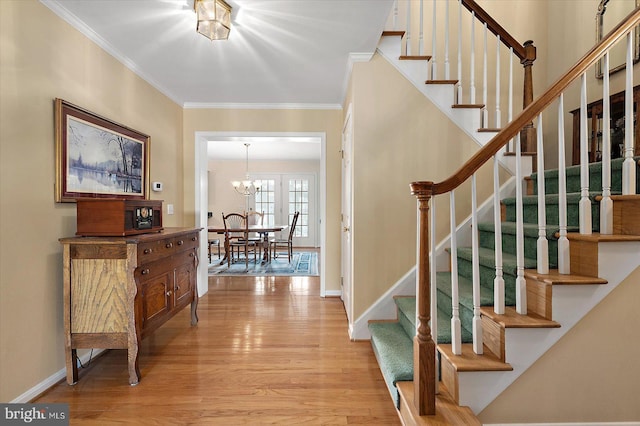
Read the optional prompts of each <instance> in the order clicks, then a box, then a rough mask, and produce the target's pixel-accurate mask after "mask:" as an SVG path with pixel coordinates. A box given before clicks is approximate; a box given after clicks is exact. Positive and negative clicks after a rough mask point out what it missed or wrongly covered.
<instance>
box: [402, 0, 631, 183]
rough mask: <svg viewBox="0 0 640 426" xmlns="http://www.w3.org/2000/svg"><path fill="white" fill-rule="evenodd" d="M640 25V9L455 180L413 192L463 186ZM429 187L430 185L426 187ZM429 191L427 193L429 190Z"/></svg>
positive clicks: (534, 104)
mask: <svg viewBox="0 0 640 426" xmlns="http://www.w3.org/2000/svg"><path fill="white" fill-rule="evenodd" d="M638 24H640V7H637V8H636V9H635V10H634V11H633V12H631V13H630V14H629V15H627V17H626V18H625V19H624V20H623V21H622V22H620V23H619V24H618V25H617V26H616V27H615V28H614V29H613V30H611V32H609V34H607V35H606V36H605V37H604V38H603V39H602V40H601V41H600V42H599V43H598V44H596V45H595V46H594V47H592V48H591V50H589V51H588V52H587V53H586V54H585V55H584V56H583V57H582V58H581V59H580V60H579V61H578V62H577V63H576V64H575V65H574V66H573V67H571V68H570V69H569V71H567V73H566V74H564V75H563V76H562V77H560V78H559V79H558V80H556V82H555V83H553V84H552V85H551V86H550V87H549V89H547V91H546V92H544V93H543V94H542V95H541V96H540V97H538V99H536V100H535V101H533V102H532V103H531V104H530V105H529V106H528V107H526V108H525V109H524V110H523V111H522V112H521V113H520V114H519V115H518V116H517V117H516V118H515V119H514V120H513V121H512V122H511V123H509V124H508V125H507V126H506V127H505V128H503V129H502V131H500V132H499V133H498V134H497V135H495V136H494V137H493V139H491V140H490V141H489V143H487V144H486V145H485V146H484V147H482V148H481V149H480V150H479V151H478V152H476V154H475V155H474V156H473V157H471V158H470V159H469V160H467V162H466V163H465V164H464V165H462V167H460V168H459V169H458V170H457V171H456V172H455V173H454V174H453V175H452V176H450V177H449V178H447V179H445V180H443V181H442V182H438V183H432V182H414V183H412V184H411V188H412V192H413V191H414V187H415V191H418V192H420V193H422V192H423V191H425V190H428V191H429V192H430V193H431V195H438V194H445V193H447V192H450V191H452V190H454V189H455V188H457V187H458V186H460V185H461V184H462V183H463V182H465V181H466V180H467V179H469V178H470V177H471V176H472V175H473V174H474V173H475V172H476V171H477V170H478V169H479V168H480V167H481V166H482V165H483V164H484V163H486V162H487V161H489V160H490V159H491V157H493V156H494V155H495V154H496V153H497V152H498V151H499V150H500V148H502V147H503V146H504V145H506V144H507V143H508V142H509V141H510V140H511V139H513V138H514V137H515V136H516V135H517V134H518V132H520V130H521V129H522V128H523V127H525V125H527V124H528V123H531V122H532V121H533V119H534V118H536V117H537V116H538V115H539V114H540V113H541V112H542V111H543V110H544V109H545V108H546V107H547V106H549V105H550V104H551V103H552V102H553V101H555V100H556V98H558V96H560V94H561V93H562V92H563V91H564V90H565V89H566V88H567V87H568V86H569V84H571V83H572V82H573V81H575V80H576V79H577V78H579V77H580V76H581V75H582V74H583V73H584V72H585V71H586V70H587V69H588V68H589V67H590V66H591V65H593V64H594V63H595V62H596V61H597V60H598V59H599V58H600V57H601V56H602V55H603V54H604V53H605V52H606V51H607V50H609V49H610V48H611V47H612V46H613V45H614V44H615V43H616V42H617V41H618V40H619V39H620V38H621V37H623V36H625V35H626V34H627V33H628V32H629V31H631V29H633V27H635V26H636V25H638ZM426 184H428V185H426ZM427 187H428V189H427ZM414 195H418V194H417V193H416V194H414Z"/></svg>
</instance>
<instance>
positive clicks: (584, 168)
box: [578, 73, 591, 235]
mask: <svg viewBox="0 0 640 426" xmlns="http://www.w3.org/2000/svg"><path fill="white" fill-rule="evenodd" d="M587 125H588V123H587V75H586V74H585V73H583V74H582V76H581V88H580V203H579V204H578V208H579V215H580V233H581V234H586V235H590V234H591V200H590V199H589V141H588V139H587Z"/></svg>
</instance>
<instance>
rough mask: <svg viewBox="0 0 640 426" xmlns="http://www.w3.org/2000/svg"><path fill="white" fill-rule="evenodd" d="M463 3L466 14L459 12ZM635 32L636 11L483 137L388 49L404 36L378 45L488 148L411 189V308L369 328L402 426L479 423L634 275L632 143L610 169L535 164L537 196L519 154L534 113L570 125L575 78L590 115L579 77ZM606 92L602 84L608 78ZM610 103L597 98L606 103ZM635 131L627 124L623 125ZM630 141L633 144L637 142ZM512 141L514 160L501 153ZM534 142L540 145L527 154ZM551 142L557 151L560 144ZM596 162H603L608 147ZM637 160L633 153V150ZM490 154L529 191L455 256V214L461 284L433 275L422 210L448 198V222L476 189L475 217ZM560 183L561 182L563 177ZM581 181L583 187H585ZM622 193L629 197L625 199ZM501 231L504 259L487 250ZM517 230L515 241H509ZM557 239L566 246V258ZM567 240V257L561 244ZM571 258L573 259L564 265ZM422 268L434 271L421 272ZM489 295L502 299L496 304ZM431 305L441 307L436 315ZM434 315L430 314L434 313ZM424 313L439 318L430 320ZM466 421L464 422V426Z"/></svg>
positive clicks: (639, 219) (407, 304) (639, 252)
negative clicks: (554, 106) (463, 195)
mask: <svg viewBox="0 0 640 426" xmlns="http://www.w3.org/2000/svg"><path fill="white" fill-rule="evenodd" d="M462 2H465V3H467V0H462ZM469 3H474V2H472V1H471V2H469ZM434 7H435V6H434ZM639 21H640V10H639V9H636V11H634V12H633V13H632V14H630V15H629V16H628V17H627V18H626V20H624V21H623V22H621V24H620V25H619V26H618V27H616V28H615V29H614V30H612V32H611V33H610V34H609V35H608V36H606V37H605V39H604V40H603V41H602V42H601V43H599V44H598V45H596V46H594V48H593V49H592V50H591V51H590V52H588V53H587V54H586V55H585V56H584V57H583V58H582V59H581V60H580V61H579V62H578V64H576V65H575V66H574V67H572V68H571V69H570V70H569V71H568V72H567V74H566V75H565V76H564V77H562V78H560V79H559V81H557V82H556V83H554V84H553V85H552V86H551V87H550V88H549V89H548V90H547V92H546V93H545V94H543V95H542V96H540V97H539V98H538V99H537V100H536V101H534V102H532V103H531V104H530V105H529V107H528V108H526V109H525V110H524V111H523V112H522V113H521V114H519V115H518V116H517V117H515V118H514V119H513V120H510V122H509V123H508V124H507V125H506V126H505V127H504V128H502V129H498V128H490V126H488V125H487V119H486V112H483V113H482V114H477V113H475V112H474V110H482V109H485V105H475V104H466V105H462V104H461V103H460V102H458V103H457V104H456V100H457V101H459V100H460V97H459V96H458V97H456V96H457V95H456V91H455V85H456V84H457V82H456V81H449V80H447V81H439V80H435V79H432V80H428V81H427V82H426V84H425V82H424V79H422V77H420V76H421V74H420V73H421V72H423V71H421V70H420V67H421V66H423V65H420V63H421V61H429V60H431V58H430V57H425V56H423V55H419V56H409V55H404V56H403V55H401V54H400V55H397V53H399V52H400V50H401V49H398V48H397V47H394V44H393V43H391V42H389V41H385V40H388V39H390V38H392V37H396V36H402V35H403V33H401V32H389V33H387V34H385V36H386V37H383V40H382V42H381V46H380V47H379V52H380V53H382V54H383V56H385V57H386V58H387V59H388V60H389V61H390V62H392V63H393V64H394V65H395V66H396V68H397V69H398V70H399V71H400V72H402V73H403V75H405V76H406V77H407V78H408V79H409V80H411V81H412V82H413V83H414V85H415V86H416V87H417V88H418V89H419V90H420V91H421V92H423V93H424V94H425V96H426V97H427V98H429V99H431V100H432V102H433V103H434V104H436V105H438V106H440V108H441V109H442V110H443V111H444V112H445V113H446V114H447V115H448V116H449V117H450V118H451V119H452V120H453V121H454V122H456V123H458V124H459V126H461V128H463V129H464V130H465V131H466V132H467V134H469V135H470V136H471V137H473V138H474V139H475V140H476V141H477V142H478V143H479V145H480V146H482V147H483V148H481V150H480V151H479V153H478V154H477V155H475V156H474V157H472V158H471V159H470V160H469V161H467V163H466V164H465V165H464V166H462V167H461V169H459V170H458V171H457V172H456V173H455V174H454V175H452V176H451V177H450V178H448V179H446V180H444V181H442V182H438V183H434V182H428V181H424V182H414V183H413V184H412V191H413V194H414V195H416V197H417V198H418V204H419V207H418V212H419V225H418V227H419V234H418V237H419V238H418V239H419V248H418V259H419V262H418V265H417V280H416V281H417V285H416V287H417V297H412V296H410V295H408V296H405V297H396V298H395V299H394V302H395V305H396V307H397V320H396V321H388V320H385V321H370V323H369V326H368V328H369V332H370V334H371V344H372V347H373V350H374V353H375V355H376V358H377V359H378V363H379V365H380V369H381V371H382V374H383V376H384V378H385V382H386V383H387V386H388V388H389V391H390V395H391V397H392V399H393V401H394V403H395V405H396V407H397V409H398V412H399V416H400V417H401V419H402V421H403V423H404V424H430V423H433V422H441V423H442V424H463V423H464V424H479V422H478V420H477V419H476V418H475V415H474V413H476V414H477V413H479V412H480V411H482V410H483V409H484V408H485V407H486V406H487V405H488V404H490V403H491V401H493V400H494V399H495V398H496V397H497V396H498V395H499V394H500V393H501V392H502V391H504V390H505V389H506V388H507V387H508V386H509V385H510V384H511V383H513V382H514V381H515V380H516V379H517V378H518V377H519V376H520V375H521V374H522V373H523V372H524V371H526V370H527V369H528V368H529V367H530V366H531V365H532V364H533V363H534V362H535V361H536V360H537V359H538V358H539V357H540V356H542V354H544V353H545V352H546V351H547V350H548V349H549V348H550V347H551V346H553V345H554V344H555V343H556V342H557V341H558V340H560V339H561V338H562V336H563V335H564V334H565V333H566V332H567V331H568V330H569V329H570V328H571V327H573V326H574V325H575V324H576V323H577V322H578V321H580V319H581V318H582V317H584V316H585V315H586V314H587V313H588V312H589V311H590V310H591V309H592V308H593V307H594V306H595V305H597V304H598V303H599V302H600V301H601V300H602V299H604V298H605V297H606V296H607V295H608V293H609V292H610V291H611V290H612V289H613V288H615V286H617V285H618V284H619V283H620V282H622V281H623V280H624V278H625V277H626V276H627V275H628V274H630V273H631V272H633V271H634V270H635V269H636V268H637V267H638V266H640V225H638V223H640V195H638V194H640V192H639V189H640V167H639V165H640V157H634V158H633V159H632V157H631V155H632V154H631V152H633V145H631V148H628V145H627V151H626V152H625V155H624V156H625V159H624V160H623V159H619V160H614V161H612V162H610V161H609V159H608V158H604V159H603V163H594V164H589V165H588V164H586V163H587V162H586V161H582V164H581V165H580V166H573V167H568V168H564V169H562V170H560V171H558V170H545V167H544V160H543V157H544V156H543V155H542V154H541V155H540V156H538V157H539V158H538V159H537V164H536V167H537V169H538V170H544V172H543V179H542V180H541V181H543V182H544V187H543V188H541V190H540V192H541V194H542V195H540V196H539V195H538V182H539V181H538V176H537V175H536V174H533V175H531V176H529V177H526V178H523V175H522V169H523V166H522V157H523V154H522V153H521V151H527V152H529V153H531V154H533V155H534V156H535V151H537V152H538V153H542V152H543V146H544V141H543V137H542V136H541V134H542V121H541V120H542V111H544V110H545V109H547V108H549V105H550V104H551V103H552V102H555V101H556V99H559V101H558V111H559V116H560V117H562V115H563V113H565V111H564V109H563V102H562V99H563V98H562V94H563V91H565V90H567V87H568V86H569V85H570V84H571V83H572V82H574V81H577V80H578V79H579V78H582V83H583V87H582V89H581V90H582V93H581V96H582V97H583V99H582V101H581V107H582V106H583V105H586V101H584V98H586V85H585V84H584V81H585V74H586V73H585V72H586V70H587V69H588V68H589V67H591V66H593V64H594V63H595V61H596V60H598V59H600V58H602V55H603V54H604V52H605V51H607V50H608V49H610V48H611V46H612V45H613V44H615V43H616V42H617V41H618V40H620V39H622V38H623V37H624V36H625V35H626V34H627V33H628V32H629V30H630V28H632V27H633V26H634V25H637V23H638V22H639ZM485 31H486V29H485ZM629 45H630V44H629ZM533 56H534V57H535V54H534V55H533ZM630 69H631V67H630V66H628V67H627V83H626V86H627V92H626V93H627V97H629V98H630V96H629V95H630V93H631V85H632V79H631V71H630ZM603 85H604V86H605V87H608V85H609V81H608V76H607V75H606V74H605V77H604V81H603ZM452 88H454V90H452ZM606 94H607V92H606V91H605V99H607V96H606ZM627 109H628V108H627ZM465 110H466V111H465ZM460 111H464V112H460ZM628 117H631V115H628V116H627V118H628ZM536 118H538V122H537V127H538V129H539V130H538V136H537V137H536V129H535V128H533V127H532V126H530V123H532V122H533V121H534V120H535V119H536ZM606 118H607V117H605V120H604V122H605V123H606ZM632 121H633V120H629V119H627V122H632ZM563 125H564V124H563V119H559V122H558V127H559V128H560V129H562V128H563ZM629 129H630V128H629V127H628V128H627V132H628V133H632V132H629ZM561 133H563V132H562V131H559V132H558V134H559V136H558V137H562V138H563V137H564V136H563V135H561ZM585 133H586V132H585ZM521 137H522V138H523V139H522V141H521V139H520V138H521ZM514 138H515V144H514V145H515V153H513V152H511V150H510V149H509V148H508V146H509V145H508V144H510V143H511V142H510V141H511V140H513V139H514ZM536 138H537V144H533V145H532V142H533V141H534V140H536ZM557 144H558V145H559V146H564V145H565V143H564V140H563V139H560V140H559V141H558V142H557ZM585 144H586V142H585ZM505 147H507V148H506V149H505ZM583 147H586V145H583ZM603 151H605V152H606V146H605V148H603ZM635 152H636V155H637V152H638V151H637V150H636V151H635ZM494 155H496V158H497V159H498V161H501V162H502V163H503V164H505V165H507V166H509V165H511V164H515V166H514V167H508V169H509V170H512V171H513V172H514V174H515V175H516V186H519V185H522V186H525V187H526V188H527V194H526V195H524V196H522V197H521V196H520V191H519V189H518V195H517V197H513V198H512V197H508V198H503V199H502V200H501V201H500V204H501V208H502V217H501V220H497V221H496V222H492V223H477V220H474V225H473V228H474V234H475V232H476V231H477V234H475V235H477V238H476V237H475V235H474V239H476V240H477V242H475V241H474V245H473V247H466V246H465V247H456V246H455V244H454V241H455V235H456V233H457V231H456V228H455V224H457V223H458V222H456V220H455V216H453V215H452V219H451V222H452V223H453V224H454V225H452V231H451V235H453V236H454V237H453V239H452V240H451V247H453V249H451V250H449V254H450V256H451V264H452V268H453V269H452V270H453V271H457V272H449V271H439V272H437V273H431V270H432V269H435V267H434V265H435V264H436V262H435V261H434V260H433V259H434V258H435V256H436V255H435V252H430V251H429V250H430V247H431V250H433V249H434V248H435V240H434V239H430V233H431V234H433V233H434V229H435V227H434V228H433V229H432V228H430V227H429V220H430V219H429V216H428V214H429V205H430V204H429V202H430V200H433V197H434V196H436V195H440V194H451V199H452V201H451V212H452V214H453V212H454V211H455V202H454V201H453V200H454V199H455V198H454V195H453V190H454V189H456V188H458V187H459V186H460V184H461V183H463V182H465V181H466V180H468V179H470V178H471V177H473V184H472V185H473V188H474V189H472V197H473V201H472V211H473V210H475V208H474V207H473V206H474V205H475V172H476V171H477V170H478V169H479V167H480V166H481V165H482V164H484V163H485V162H487V161H488V160H489V159H490V158H491V157H492V156H494ZM514 157H515V162H511V161H510V158H514ZM605 157H606V155H605ZM564 163H565V161H564V150H560V152H559V159H558V164H564ZM603 164H604V166H603ZM603 167H605V171H606V170H607V168H608V167H610V168H611V179H610V182H609V179H605V178H603V173H602V168H603ZM494 170H496V172H495V176H496V177H495V178H494V179H495V182H494V188H496V189H497V188H498V184H497V182H498V179H497V175H498V173H497V166H495V169H494ZM565 174H566V178H565V179H559V177H560V178H561V177H562V176H564V175H565ZM587 175H588V178H587V179H588V180H587V181H585V180H584V179H585V176H587ZM605 175H606V173H605ZM559 180H562V181H563V182H565V184H566V189H565V188H563V185H559V184H558V182H559ZM630 180H631V181H633V182H635V186H633V188H635V189H634V191H635V192H634V193H629V191H628V189H626V190H625V189H624V188H625V186H626V187H627V188H628V187H629V185H630V184H629V181H630ZM582 182H588V184H587V187H584V185H583V184H582ZM623 191H626V192H625V194H626V195H621V194H622V193H623ZM565 194H566V197H565ZM603 198H604V202H603V203H601V200H602V199H603ZM565 199H566V202H565V201H564V200H565ZM542 200H544V203H545V206H544V207H543V208H544V210H543V211H544V212H545V214H544V218H539V217H538V215H539V204H540V203H541V201H542ZM609 200H610V201H609ZM607 202H608V203H609V204H607ZM540 205H541V204H540ZM611 205H612V207H611ZM602 209H604V210H602ZM495 210H497V208H496V209H495ZM565 211H566V214H565ZM589 215H590V216H591V218H592V220H591V222H590V229H588V230H587V228H585V227H584V226H585V225H584V224H585V223H589V222H588V221H586V220H585V218H586V217H588V216H589ZM601 215H602V216H603V217H604V218H605V223H606V218H609V217H612V218H613V219H612V221H613V225H612V229H608V227H607V228H604V229H603V232H602V233H600V216H601ZM474 219H475V217H474ZM498 223H499V224H500V228H501V231H500V233H499V234H500V236H501V240H498V241H501V244H500V245H501V250H496V247H495V245H496V231H495V229H496V227H497V226H498ZM519 229H521V230H522V231H521V235H520V236H517V235H518V234H520V232H519V231H518V230H519ZM567 232H568V234H567ZM578 232H580V233H578ZM559 238H560V239H561V240H563V245H562V246H561V247H560V248H559V246H558V239H559ZM567 238H568V243H567V244H566V245H568V247H569V249H568V250H567V249H565V247H566V245H565V243H564V241H566V240H567ZM541 240H544V243H541ZM547 245H548V247H547ZM567 251H568V252H570V258H568V257H565V256H563V255H564V254H565V253H567ZM498 253H500V258H501V261H499V262H496V259H497V256H498ZM540 253H545V254H546V256H543V257H546V259H542V260H541V257H540ZM430 257H431V258H432V263H430V262H429V260H428V259H429V258H430ZM569 263H570V268H569ZM497 265H501V267H500V266H497ZM558 267H559V268H560V270H558V269H557V268H558ZM569 269H570V273H569ZM498 275H499V276H501V278H503V280H504V291H503V293H500V292H496V291H495V288H494V287H497V286H496V284H495V283H496V277H497V276H498ZM454 278H455V279H454ZM474 278H475V279H474ZM474 283H475V285H474ZM430 286H431V287H432V289H433V290H432V289H431V288H430ZM474 287H475V289H474ZM496 295H497V296H496ZM495 297H498V299H497V300H498V301H497V302H496V299H495ZM432 298H434V299H436V300H437V303H436V304H435V305H434V304H433V303H432V301H431V299H432ZM505 305H506V306H505ZM430 306H431V309H430ZM434 306H437V308H436V309H435V310H434ZM430 310H431V312H435V313H436V318H433V319H432V320H431V321H429V320H430V315H431V314H430V313H429V311H430ZM496 312H499V313H496ZM427 324H429V325H428V326H427ZM417 325H419V326H418V327H417ZM458 328H459V331H458ZM452 331H453V333H452ZM431 333H433V336H431ZM432 338H433V341H435V342H436V345H437V346H436V351H437V362H436V363H435V366H436V367H435V370H436V373H435V374H436V379H432V378H431V377H432V374H433V370H434V368H433V367H432V366H431V364H432V361H433V359H432V358H433V350H432V347H433V346H431V345H432V344H433V343H432V342H431V339H432ZM430 342H431V343H430ZM435 380H437V389H438V395H436V396H435V402H434V403H432V402H433V401H432V400H431V401H430V399H431V398H432V397H433V390H432V388H431V386H432V385H433V382H434V381H435ZM433 407H435V410H432V409H433ZM434 412H435V415H434ZM463 418H464V419H465V420H460V419H463ZM461 422H462V423H461ZM438 424H440V423H438Z"/></svg>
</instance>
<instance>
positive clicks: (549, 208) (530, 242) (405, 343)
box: [369, 158, 640, 407]
mask: <svg viewBox="0 0 640 426" xmlns="http://www.w3.org/2000/svg"><path fill="white" fill-rule="evenodd" d="M638 159H640V158H636V180H637V182H636V188H637V189H638V190H640V167H638V166H637V160H638ZM589 169H590V170H589V171H590V173H589V186H590V195H589V198H590V199H591V205H592V224H593V231H594V232H598V231H599V228H600V210H599V202H598V201H596V197H597V196H598V195H600V194H601V188H602V183H601V182H602V169H601V164H600V163H594V164H590V166H589ZM566 175H567V216H568V218H567V224H568V226H567V230H568V232H577V231H578V226H579V223H578V202H579V201H580V167H579V166H571V167H567V168H566ZM611 175H612V177H611V183H612V185H611V192H612V194H619V193H621V191H622V183H621V176H622V159H616V160H613V161H612V164H611ZM531 179H533V182H534V185H533V187H534V193H536V194H537V192H536V191H537V182H536V179H537V176H536V174H533V175H532V176H531ZM545 189H546V191H547V195H546V196H545V203H546V219H547V239H548V241H549V267H550V268H556V267H557V266H556V262H557V252H558V244H557V237H556V236H557V233H558V231H559V226H558V195H557V192H558V171H557V170H548V171H546V172H545ZM638 193H640V192H638ZM503 204H504V205H505V207H506V218H505V221H504V222H502V223H501V227H502V249H503V255H502V256H503V274H504V281H505V304H506V305H507V306H515V301H516V299H515V279H516V224H515V207H516V205H515V198H506V199H504V200H503ZM537 204H538V199H537V195H530V196H525V197H523V205H524V209H523V213H524V214H523V216H524V222H525V224H524V236H525V244H524V246H525V247H524V256H525V265H524V266H525V269H532V268H535V267H536V247H537V239H538V206H537ZM494 229H495V227H494V224H493V222H492V223H479V224H478V233H479V245H480V251H479V259H480V302H481V303H480V304H481V306H493V280H494V278H495V260H494V259H495V252H494V246H495V232H494ZM457 257H458V297H459V303H460V308H459V313H460V322H461V326H462V342H463V343H470V342H472V334H471V329H472V326H471V323H472V318H473V290H472V263H471V262H472V261H471V247H459V248H458V252H457ZM436 281H437V300H438V318H437V327H438V330H437V331H438V335H437V342H438V343H443V344H444V343H451V310H452V308H451V273H450V272H438V273H437V274H436ZM395 303H396V306H397V311H398V321H397V322H371V323H370V324H369V331H370V332H371V345H372V346H373V350H374V353H375V355H376V358H377V360H378V364H379V365H380V369H381V371H382V375H383V377H384V379H385V382H386V384H387V387H388V388H389V392H390V393H391V395H392V397H393V400H394V402H395V404H396V407H399V405H398V404H399V397H398V391H397V389H396V386H395V384H396V382H398V381H411V380H413V336H414V335H415V333H416V324H415V322H416V306H415V305H416V300H415V297H396V298H395Z"/></svg>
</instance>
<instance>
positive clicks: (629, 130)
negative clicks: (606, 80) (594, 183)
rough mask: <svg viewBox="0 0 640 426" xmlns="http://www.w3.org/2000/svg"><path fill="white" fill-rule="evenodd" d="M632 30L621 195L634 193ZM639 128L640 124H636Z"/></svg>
mask: <svg viewBox="0 0 640 426" xmlns="http://www.w3.org/2000/svg"><path fill="white" fill-rule="evenodd" d="M633 40H634V38H633V30H632V31H631V32H630V33H629V34H627V69H626V72H625V89H624V90H625V92H624V162H623V163H622V194H624V195H630V194H635V193H636V163H635V161H633V149H634V148H633ZM637 125H638V126H640V123H638V124H637Z"/></svg>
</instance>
